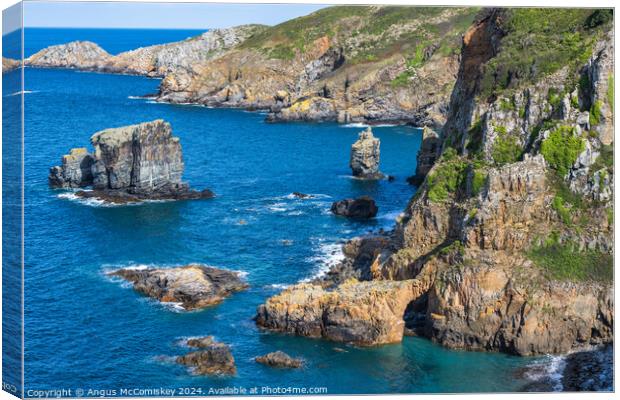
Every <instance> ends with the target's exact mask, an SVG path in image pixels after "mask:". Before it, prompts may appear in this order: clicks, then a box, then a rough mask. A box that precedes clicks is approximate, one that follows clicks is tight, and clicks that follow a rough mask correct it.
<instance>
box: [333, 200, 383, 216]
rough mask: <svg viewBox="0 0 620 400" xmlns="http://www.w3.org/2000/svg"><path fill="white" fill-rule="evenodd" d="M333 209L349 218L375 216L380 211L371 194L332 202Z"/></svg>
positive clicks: (334, 211)
mask: <svg viewBox="0 0 620 400" xmlns="http://www.w3.org/2000/svg"><path fill="white" fill-rule="evenodd" d="M331 211H332V212H333V213H334V214H336V215H342V216H343V217H348V218H374V217H375V216H376V215H377V212H378V211H379V208H378V207H377V205H376V204H375V201H374V200H373V199H372V198H370V197H369V196H362V197H358V198H357V199H344V200H340V201H335V202H334V203H332V207H331Z"/></svg>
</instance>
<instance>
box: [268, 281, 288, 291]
mask: <svg viewBox="0 0 620 400" xmlns="http://www.w3.org/2000/svg"><path fill="white" fill-rule="evenodd" d="M289 286H291V285H288V284H286V283H272V284H271V285H267V286H265V287H266V288H268V289H277V290H284V289H287V288H288V287H289Z"/></svg>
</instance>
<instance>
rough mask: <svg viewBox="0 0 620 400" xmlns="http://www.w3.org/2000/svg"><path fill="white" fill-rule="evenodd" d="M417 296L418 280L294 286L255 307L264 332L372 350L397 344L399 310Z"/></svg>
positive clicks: (401, 324)
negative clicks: (306, 337)
mask: <svg viewBox="0 0 620 400" xmlns="http://www.w3.org/2000/svg"><path fill="white" fill-rule="evenodd" d="M420 294H421V290H420V285H419V282H417V281H415V280H409V281H375V282H359V281H357V280H354V279H352V280H349V281H347V282H345V283H343V284H342V285H340V286H338V287H337V288H335V289H334V290H328V289H325V288H323V287H322V286H321V285H318V284H307V283H303V284H298V285H295V286H292V287H290V288H287V289H286V290H284V291H283V292H282V293H280V294H278V295H276V296H274V297H271V298H270V299H268V300H267V301H266V302H265V304H263V305H261V306H259V307H258V311H257V315H256V323H257V324H258V325H259V326H261V327H263V328H266V329H270V330H274V331H278V332H286V333H293V334H296V335H301V336H308V337H316V338H320V337H322V338H325V339H329V340H333V341H337V342H346V343H353V344H356V345H360V346H372V345H378V344H385V343H396V342H400V341H401V340H402V337H403V330H404V327H405V323H404V321H403V315H404V313H405V309H406V308H407V306H408V305H409V303H411V302H412V301H414V300H415V299H416V298H417V297H418V296H419V295H420Z"/></svg>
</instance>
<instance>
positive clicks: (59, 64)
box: [24, 41, 111, 70]
mask: <svg viewBox="0 0 620 400" xmlns="http://www.w3.org/2000/svg"><path fill="white" fill-rule="evenodd" d="M110 57H111V55H110V54H109V53H108V52H107V51H105V50H104V49H102V48H101V47H99V45H97V44H96V43H93V42H89V41H76V42H70V43H67V44H59V45H55V46H50V47H47V48H45V49H43V50H40V51H38V52H37V53H35V54H33V55H31V56H30V57H28V58H27V59H25V60H24V64H25V65H26V66H32V67H39V68H75V69H81V70H97V69H99V67H100V66H101V65H103V64H104V63H105V62H107V60H108V59H109V58H110Z"/></svg>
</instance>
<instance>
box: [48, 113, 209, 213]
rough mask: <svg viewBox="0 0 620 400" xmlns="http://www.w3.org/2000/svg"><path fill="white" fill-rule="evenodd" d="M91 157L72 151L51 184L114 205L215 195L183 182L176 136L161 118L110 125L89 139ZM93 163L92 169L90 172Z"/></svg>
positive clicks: (55, 170)
mask: <svg viewBox="0 0 620 400" xmlns="http://www.w3.org/2000/svg"><path fill="white" fill-rule="evenodd" d="M91 143H92V145H93V147H94V148H95V152H94V154H93V155H90V154H88V153H87V152H86V150H85V149H74V150H72V151H71V154H69V155H68V156H65V157H64V158H63V165H62V167H53V168H52V170H51V172H50V179H49V181H50V185H52V186H54V187H83V186H88V185H92V186H93V190H91V191H79V192H77V193H76V195H77V196H80V197H84V198H99V199H102V200H104V201H108V202H112V203H121V204H122V203H128V202H137V201H142V200H186V199H204V198H210V197H213V193H212V192H211V191H209V190H203V191H200V192H199V191H195V190H191V189H190V188H189V185H188V184H187V183H184V182H182V181H181V177H182V175H183V169H184V164H183V154H182V151H181V143H180V141H179V138H178V137H175V136H172V129H171V127H170V124H169V123H167V122H165V121H163V120H156V121H152V122H145V123H142V124H138V125H130V126H124V127H121V128H113V129H106V130H104V131H101V132H97V133H95V134H94V135H93V136H92V137H91ZM89 166H90V172H89Z"/></svg>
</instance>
